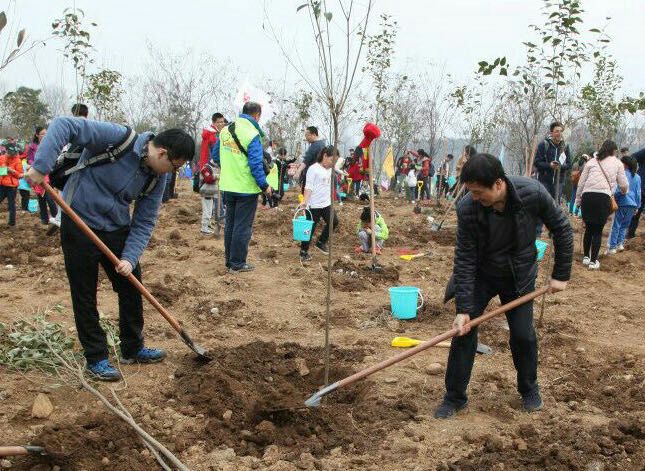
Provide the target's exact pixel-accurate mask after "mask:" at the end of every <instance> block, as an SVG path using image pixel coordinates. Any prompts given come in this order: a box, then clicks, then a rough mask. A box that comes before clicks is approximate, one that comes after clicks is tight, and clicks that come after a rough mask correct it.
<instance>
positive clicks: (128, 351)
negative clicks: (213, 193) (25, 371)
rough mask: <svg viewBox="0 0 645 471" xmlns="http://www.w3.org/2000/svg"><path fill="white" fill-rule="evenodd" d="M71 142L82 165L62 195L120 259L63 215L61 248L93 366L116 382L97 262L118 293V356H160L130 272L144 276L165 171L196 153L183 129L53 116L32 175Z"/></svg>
mask: <svg viewBox="0 0 645 471" xmlns="http://www.w3.org/2000/svg"><path fill="white" fill-rule="evenodd" d="M68 143H71V144H72V146H73V147H82V148H83V152H82V154H81V155H80V158H79V159H78V161H77V162H72V163H73V164H74V165H73V171H70V173H69V176H68V179H67V181H66V182H65V183H64V187H63V196H64V198H65V200H66V202H67V203H68V204H69V205H70V206H71V207H72V209H73V210H74V211H75V212H76V213H77V214H78V216H79V217H80V218H81V219H82V220H83V221H84V222H85V223H86V224H87V225H88V226H89V227H90V228H91V229H92V230H93V231H94V232H95V233H96V235H97V236H98V237H99V239H101V240H102V241H103V242H104V243H105V245H107V246H108V248H109V249H110V250H111V251H112V252H113V253H114V254H115V255H116V256H117V257H119V258H120V260H121V262H120V263H119V264H118V265H117V266H116V267H115V266H113V265H112V264H111V263H110V261H109V260H108V259H107V257H106V256H105V255H103V254H102V253H101V252H100V251H99V249H98V248H97V247H96V246H95V245H94V244H93V243H92V241H91V240H90V239H89V238H88V237H87V236H86V235H85V234H84V233H83V232H82V231H81V230H80V229H79V228H78V227H77V226H76V225H75V224H74V222H73V221H72V220H71V219H70V218H69V217H68V216H67V215H66V214H63V217H62V220H61V245H62V248H63V255H64V258H65V269H66V271H67V278H68V280H69V286H70V291H71V296H72V305H73V309H74V319H75V322H76V330H77V331H78V337H79V340H80V342H81V345H82V346H83V352H84V355H85V358H86V359H87V368H88V369H89V371H90V372H92V373H93V374H94V375H95V376H96V377H97V378H98V379H100V380H104V381H118V380H119V379H121V374H120V373H119V371H118V370H117V369H116V368H115V367H114V366H112V364H111V363H110V362H109V360H108V345H107V341H106V337H105V332H104V331H103V329H102V328H101V326H100V324H99V314H98V311H97V309H96V290H97V282H98V266H99V264H101V265H102V266H103V269H104V270H105V272H106V273H107V275H108V277H109V279H110V281H111V282H112V287H113V289H114V291H116V292H117V294H118V296H119V335H120V339H121V355H122V358H121V360H120V361H121V362H122V363H126V364H127V363H135V362H136V363H156V362H159V361H161V360H163V359H164V357H165V356H166V353H165V352H164V351H163V350H159V349H155V348H146V347H144V343H143V303H142V300H141V294H140V293H139V291H138V290H137V289H136V288H135V287H134V286H133V285H132V284H131V283H130V282H129V281H128V280H127V278H126V277H127V276H128V275H129V274H130V273H132V274H134V276H136V277H137V279H139V280H140V279H141V267H140V266H139V258H140V257H141V255H142V253H143V251H144V249H145V248H146V246H147V245H148V241H149V240H150V235H151V234H152V230H153V229H154V227H155V224H156V222H157V215H158V212H159V205H160V204H161V197H162V195H163V191H164V185H165V184H166V174H167V173H169V172H174V171H176V170H177V169H178V168H179V167H181V166H182V165H183V164H184V163H185V162H186V161H190V160H191V159H192V158H193V155H194V153H195V142H194V141H193V139H192V138H191V137H190V136H189V135H188V134H186V133H185V132H184V131H181V130H179V129H169V130H166V131H163V132H161V133H159V134H157V135H153V134H152V133H150V132H145V133H141V134H136V133H135V132H134V131H132V130H130V129H129V128H126V127H125V126H121V125H119V124H114V123H105V122H98V121H89V120H86V119H82V118H56V119H54V120H53V121H52V123H51V125H50V126H49V129H48V132H47V137H46V138H45V139H43V141H42V143H41V144H40V146H39V147H38V152H37V153H36V158H35V160H34V164H33V167H32V168H30V169H29V171H28V172H27V178H29V179H30V180H31V181H33V182H36V183H40V182H42V181H44V179H45V175H48V174H50V172H52V170H53V169H54V166H55V164H56V161H57V158H58V156H59V155H60V153H61V150H62V149H63V147H64V146H65V145H66V144H68ZM106 156H107V158H106ZM55 173H56V172H54V173H52V175H50V178H51V176H53V175H54V174H55ZM133 202H134V211H133V212H132V216H130V204H131V203H133Z"/></svg>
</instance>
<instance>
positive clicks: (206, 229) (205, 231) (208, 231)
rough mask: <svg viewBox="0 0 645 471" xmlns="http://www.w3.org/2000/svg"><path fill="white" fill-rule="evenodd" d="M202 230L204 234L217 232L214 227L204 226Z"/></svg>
mask: <svg viewBox="0 0 645 471" xmlns="http://www.w3.org/2000/svg"><path fill="white" fill-rule="evenodd" d="M201 232H202V234H206V235H209V234H214V233H215V231H214V230H213V229H211V228H210V227H203V228H202V230H201Z"/></svg>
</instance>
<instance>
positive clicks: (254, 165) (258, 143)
mask: <svg viewBox="0 0 645 471" xmlns="http://www.w3.org/2000/svg"><path fill="white" fill-rule="evenodd" d="M240 118H244V119H248V120H249V121H251V123H252V124H253V126H255V127H256V129H257V130H258V131H259V132H260V134H259V135H258V136H256V137H255V138H253V140H252V141H251V143H250V144H249V148H248V149H246V153H247V154H248V156H249V157H248V159H249V168H250V169H251V175H253V178H255V183H257V184H258V186H259V187H260V189H261V190H262V191H264V190H266V189H267V187H268V186H269V184H268V183H267V176H266V174H265V173H264V163H263V160H264V149H263V148H262V139H261V138H262V136H263V135H264V133H263V132H262V130H261V129H260V125H259V124H258V123H257V121H256V120H254V119H253V118H251V117H250V116H249V115H248V114H244V113H240ZM211 157H212V159H213V161H214V162H215V163H216V164H217V166H218V167H219V166H220V161H219V139H218V140H217V142H216V143H215V145H214V146H213V148H212V149H211ZM236 194H242V193H236ZM244 195H247V196H248V194H246V193H245V194H244Z"/></svg>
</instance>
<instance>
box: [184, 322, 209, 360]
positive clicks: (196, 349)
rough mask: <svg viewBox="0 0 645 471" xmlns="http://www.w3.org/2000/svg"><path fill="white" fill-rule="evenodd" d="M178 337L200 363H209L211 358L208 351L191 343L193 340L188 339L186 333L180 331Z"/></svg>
mask: <svg viewBox="0 0 645 471" xmlns="http://www.w3.org/2000/svg"><path fill="white" fill-rule="evenodd" d="M180 336H181V339H182V340H183V341H184V343H185V344H186V345H188V348H190V349H191V350H192V351H193V352H195V353H196V354H197V356H198V357H199V359H200V360H201V361H204V362H209V361H211V360H213V357H211V356H210V354H209V353H208V350H206V349H205V348H204V347H202V346H200V345H197V344H196V343H195V342H193V339H192V338H190V336H189V335H188V334H187V333H186V331H185V330H182V331H181V333H180Z"/></svg>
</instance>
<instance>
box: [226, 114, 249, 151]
mask: <svg viewBox="0 0 645 471" xmlns="http://www.w3.org/2000/svg"><path fill="white" fill-rule="evenodd" d="M228 132H230V133H231V137H232V138H233V140H234V141H235V144H236V145H237V147H238V148H239V149H240V151H241V152H242V153H243V154H244V155H245V156H246V158H248V157H249V154H248V152H247V151H246V149H245V148H244V147H242V143H241V142H240V139H239V138H238V137H237V134H236V133H235V122H233V123H231V124H229V125H228Z"/></svg>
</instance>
